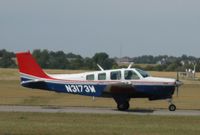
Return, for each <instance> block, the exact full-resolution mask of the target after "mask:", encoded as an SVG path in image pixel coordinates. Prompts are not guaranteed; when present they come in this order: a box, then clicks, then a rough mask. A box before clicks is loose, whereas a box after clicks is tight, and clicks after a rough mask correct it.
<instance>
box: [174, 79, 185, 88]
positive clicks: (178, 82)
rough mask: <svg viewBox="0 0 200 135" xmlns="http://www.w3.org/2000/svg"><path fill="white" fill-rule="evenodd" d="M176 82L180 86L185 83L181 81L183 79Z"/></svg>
mask: <svg viewBox="0 0 200 135" xmlns="http://www.w3.org/2000/svg"><path fill="white" fill-rule="evenodd" d="M175 84H176V86H177V87H179V86H181V85H183V82H181V81H179V80H176V83H175Z"/></svg>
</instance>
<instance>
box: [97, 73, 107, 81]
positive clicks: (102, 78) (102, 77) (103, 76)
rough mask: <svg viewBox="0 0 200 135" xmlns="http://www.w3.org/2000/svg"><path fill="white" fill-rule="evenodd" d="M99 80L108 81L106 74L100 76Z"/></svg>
mask: <svg viewBox="0 0 200 135" xmlns="http://www.w3.org/2000/svg"><path fill="white" fill-rule="evenodd" d="M98 80H106V73H100V74H98Z"/></svg>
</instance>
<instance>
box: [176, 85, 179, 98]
mask: <svg viewBox="0 0 200 135" xmlns="http://www.w3.org/2000/svg"><path fill="white" fill-rule="evenodd" d="M178 90H179V86H176V96H177V97H178Z"/></svg>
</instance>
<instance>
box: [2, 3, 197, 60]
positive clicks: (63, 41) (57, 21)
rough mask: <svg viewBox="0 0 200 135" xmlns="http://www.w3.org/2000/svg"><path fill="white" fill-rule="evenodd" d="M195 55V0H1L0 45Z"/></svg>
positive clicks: (89, 53)
mask: <svg viewBox="0 0 200 135" xmlns="http://www.w3.org/2000/svg"><path fill="white" fill-rule="evenodd" d="M120 46H121V48H122V49H121V50H122V51H121V55H122V56H130V57H133V56H140V55H145V54H146V55H149V54H151V55H164V54H167V55H173V56H181V55H182V54H187V55H193V56H197V57H200V0H0V49H3V48H5V49H7V50H9V51H26V50H30V51H32V50H33V49H36V48H37V49H49V50H54V51H58V50H63V51H64V52H66V53H68V52H73V53H76V54H80V55H83V56H93V55H94V54H95V53H96V52H107V53H108V54H109V55H110V56H112V57H113V56H118V57H119V56H120Z"/></svg>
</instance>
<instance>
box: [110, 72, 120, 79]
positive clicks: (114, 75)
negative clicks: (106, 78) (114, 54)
mask: <svg viewBox="0 0 200 135" xmlns="http://www.w3.org/2000/svg"><path fill="white" fill-rule="evenodd" d="M110 79H111V80H120V79H121V71H113V72H110Z"/></svg>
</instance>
